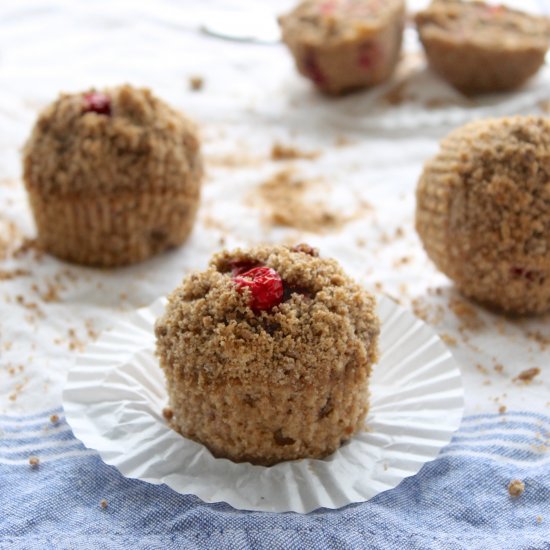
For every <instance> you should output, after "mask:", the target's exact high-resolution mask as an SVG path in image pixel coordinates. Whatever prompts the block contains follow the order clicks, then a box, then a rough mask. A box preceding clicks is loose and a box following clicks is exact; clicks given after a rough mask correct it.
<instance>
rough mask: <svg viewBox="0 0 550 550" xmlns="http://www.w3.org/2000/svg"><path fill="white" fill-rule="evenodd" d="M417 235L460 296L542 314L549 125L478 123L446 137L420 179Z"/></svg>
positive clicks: (549, 270) (548, 237)
mask: <svg viewBox="0 0 550 550" xmlns="http://www.w3.org/2000/svg"><path fill="white" fill-rule="evenodd" d="M416 228H417V230H418V233H419V235H420V237H421V239H422V241H423V243H424V247H425V248H426V251H427V253H428V255H429V256H430V258H431V259H432V260H433V261H434V263H435V264H436V266H437V267H438V268H439V269H440V270H441V271H443V272H444V273H445V274H446V275H448V276H449V277H450V278H451V279H453V280H454V281H455V283H456V285H457V287H458V288H459V289H460V290H461V291H462V292H463V293H464V294H465V295H466V296H469V297H471V298H474V299H475V300H478V301H480V302H482V303H485V304H487V305H489V306H492V307H494V308H498V309H501V310H504V311H506V312H510V313H515V314H531V313H541V312H544V311H547V310H549V309H550V121H549V119H547V118H542V117H539V118H536V117H514V118H503V119H494V120H482V121H477V122H472V123H470V124H467V125H466V126H464V127H463V128H460V129H458V130H455V131H454V132H452V133H451V134H450V135H449V136H448V137H447V138H446V139H445V140H443V142H442V143H441V150H440V152H439V154H438V155H437V156H436V157H435V158H434V159H433V160H431V161H429V162H428V163H427V164H426V166H425V168H424V172H423V174H422V176H421V178H420V182H419V184H418V189H417V209H416Z"/></svg>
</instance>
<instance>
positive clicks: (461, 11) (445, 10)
mask: <svg viewBox="0 0 550 550" xmlns="http://www.w3.org/2000/svg"><path fill="white" fill-rule="evenodd" d="M416 26H417V28H418V32H419V34H420V40H421V42H422V44H423V46H424V49H425V51H426V55H427V57H428V61H429V64H430V66H431V67H432V68H433V69H434V71H435V72H437V73H439V74H440V75H441V76H442V77H443V78H444V79H445V80H447V81H448V82H449V83H450V84H451V85H452V86H454V87H455V88H457V89H458V90H460V91H461V92H464V93H466V94H476V93H486V92H500V91H506V90H512V89H514V88H519V87H520V86H521V85H522V84H524V83H525V82H526V81H527V79H529V78H530V77H532V76H533V75H534V74H535V73H536V72H537V71H538V70H539V69H540V68H541V67H542V65H543V64H544V57H545V55H546V51H547V50H548V47H549V46H550V20H548V19H547V18H545V17H537V16H534V15H529V14H527V13H523V12H520V11H517V10H512V9H509V8H507V7H505V6H495V5H490V4H485V3H483V2H464V1H462V0H435V1H434V2H432V4H431V5H430V6H429V7H428V8H427V9H425V10H424V11H421V12H419V13H418V14H417V15H416Z"/></svg>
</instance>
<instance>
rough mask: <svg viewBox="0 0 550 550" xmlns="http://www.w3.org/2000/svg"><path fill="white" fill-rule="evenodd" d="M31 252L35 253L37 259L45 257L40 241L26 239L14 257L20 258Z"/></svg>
mask: <svg viewBox="0 0 550 550" xmlns="http://www.w3.org/2000/svg"><path fill="white" fill-rule="evenodd" d="M31 251H32V252H34V253H35V256H36V258H37V259H38V258H41V257H42V255H43V251H42V249H41V248H40V247H39V245H38V241H37V240H36V239H29V238H25V239H23V241H22V243H21V244H20V245H19V246H18V247H17V248H16V249H15V250H14V252H13V257H14V258H19V257H21V256H24V255H25V254H27V253H28V252H31Z"/></svg>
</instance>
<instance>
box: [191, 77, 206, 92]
mask: <svg viewBox="0 0 550 550" xmlns="http://www.w3.org/2000/svg"><path fill="white" fill-rule="evenodd" d="M203 87H204V78H203V77H202V76H198V75H193V76H190V77H189V89H190V90H193V91H194V92H198V91H200V90H202V89H203Z"/></svg>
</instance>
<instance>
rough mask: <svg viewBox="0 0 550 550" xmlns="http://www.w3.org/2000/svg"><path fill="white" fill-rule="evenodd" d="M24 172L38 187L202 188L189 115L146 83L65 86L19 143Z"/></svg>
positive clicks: (75, 191)
mask: <svg viewBox="0 0 550 550" xmlns="http://www.w3.org/2000/svg"><path fill="white" fill-rule="evenodd" d="M23 169H24V180H25V184H26V185H27V187H28V188H32V189H34V190H35V191H37V192H40V193H43V194H49V193H55V194H56V195H80V194H88V193H90V194H95V193H105V192H107V193H109V192H130V193H131V192H134V191H138V190H139V191H154V192H156V193H158V192H163V191H164V190H167V191H168V190H171V189H178V190H181V189H182V187H183V188H184V189H188V190H189V195H190V196H191V197H192V196H196V195H198V193H199V184H200V178H201V175H202V163H201V157H200V150H199V140H198V137H197V131H196V129H195V126H194V124H193V123H191V122H190V121H189V120H188V119H187V118H186V117H185V116H183V115H182V114H181V113H179V112H178V111H176V110H175V109H173V108H171V107H170V106H169V105H167V104H166V103H165V102H164V101H162V100H160V99H158V98H156V97H155V96H154V95H153V94H152V93H151V91H150V90H148V89H144V88H134V87H132V86H129V85H123V86H120V87H116V88H109V89H105V90H103V91H97V90H95V89H91V90H89V91H87V92H84V93H76V94H62V95H61V96H60V97H59V98H58V99H57V100H56V101H55V102H53V103H52V104H51V105H49V106H48V107H47V108H46V109H45V110H44V111H43V112H42V113H41V114H40V116H39V117H38V120H37V122H36V124H35V126H34V129H33V131H32V134H31V136H30V138H29V140H28V141H27V143H26V145H25V148H24V160H23Z"/></svg>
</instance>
